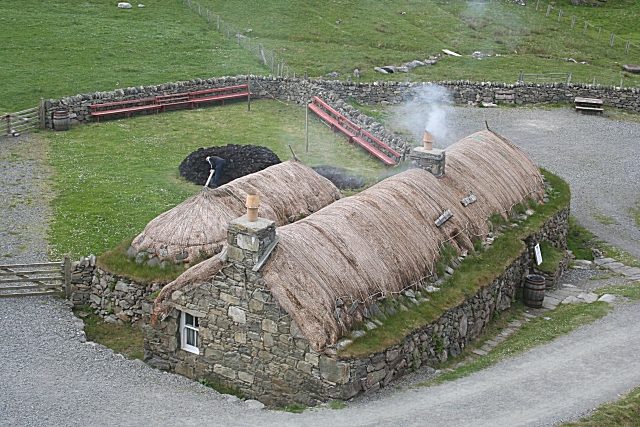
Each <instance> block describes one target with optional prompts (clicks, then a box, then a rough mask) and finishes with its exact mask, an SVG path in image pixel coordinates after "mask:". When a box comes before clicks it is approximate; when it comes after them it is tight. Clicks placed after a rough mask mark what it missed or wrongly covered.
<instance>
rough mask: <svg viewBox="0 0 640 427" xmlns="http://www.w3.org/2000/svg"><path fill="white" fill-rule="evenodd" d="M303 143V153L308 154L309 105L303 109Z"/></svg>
mask: <svg viewBox="0 0 640 427" xmlns="http://www.w3.org/2000/svg"><path fill="white" fill-rule="evenodd" d="M304 142H305V149H304V152H305V153H308V152H309V105H307V108H305V109H304Z"/></svg>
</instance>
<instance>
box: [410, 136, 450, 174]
mask: <svg viewBox="0 0 640 427" xmlns="http://www.w3.org/2000/svg"><path fill="white" fill-rule="evenodd" d="M422 143H423V146H422V147H415V148H414V149H413V150H411V154H409V158H410V159H411V165H412V166H413V167H415V168H421V169H424V170H426V171H429V172H431V173H432V174H433V175H434V176H435V177H437V178H442V177H443V176H444V165H445V152H444V150H441V149H439V148H433V143H434V137H433V135H432V134H431V133H430V132H428V131H424V135H423V137H422Z"/></svg>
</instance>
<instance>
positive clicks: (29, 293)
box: [0, 290, 62, 298]
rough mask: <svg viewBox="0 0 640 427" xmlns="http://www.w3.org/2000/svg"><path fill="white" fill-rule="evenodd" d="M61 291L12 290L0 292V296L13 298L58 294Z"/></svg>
mask: <svg viewBox="0 0 640 427" xmlns="http://www.w3.org/2000/svg"><path fill="white" fill-rule="evenodd" d="M60 292H62V291H55V290H51V291H42V292H14V293H6V294H3V293H0V298H15V297H31V296H39V295H58V294H60Z"/></svg>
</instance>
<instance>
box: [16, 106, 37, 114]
mask: <svg viewBox="0 0 640 427" xmlns="http://www.w3.org/2000/svg"><path fill="white" fill-rule="evenodd" d="M33 111H35V112H36V113H37V112H38V107H33V108H27V109H26V110H22V111H17V112H15V113H11V115H12V116H18V115H20V114H24V113H31V112H33Z"/></svg>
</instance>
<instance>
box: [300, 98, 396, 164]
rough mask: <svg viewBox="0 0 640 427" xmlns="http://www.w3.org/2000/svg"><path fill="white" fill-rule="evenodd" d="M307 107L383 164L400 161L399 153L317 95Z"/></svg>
mask: <svg viewBox="0 0 640 427" xmlns="http://www.w3.org/2000/svg"><path fill="white" fill-rule="evenodd" d="M308 108H309V110H311V111H313V112H314V113H315V114H316V115H317V116H318V117H319V118H320V119H322V120H323V121H324V122H326V123H327V124H328V125H329V127H331V129H333V130H335V131H338V132H341V133H343V134H344V135H345V136H346V137H347V138H348V139H349V142H353V143H356V144H358V145H359V146H360V147H362V148H364V149H365V150H367V151H368V152H369V153H370V154H372V155H373V156H374V157H376V158H377V159H379V160H380V161H382V162H383V163H384V164H386V165H388V166H394V165H396V164H397V163H398V162H399V161H400V158H401V157H402V156H401V154H400V153H398V152H397V151H396V150H394V149H393V148H391V147H390V146H389V145H387V144H386V143H384V142H383V141H381V140H380V139H379V138H376V137H375V136H374V135H373V134H371V133H370V132H368V131H366V130H364V129H362V128H361V127H360V126H358V125H356V124H355V123H353V122H352V121H351V120H349V119H347V118H346V117H345V116H344V115H342V114H341V113H340V112H338V111H337V110H336V109H334V108H333V107H331V106H330V105H329V104H327V103H326V102H325V101H323V100H322V99H320V98H319V97H317V96H314V97H313V98H312V99H311V103H310V104H308Z"/></svg>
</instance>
